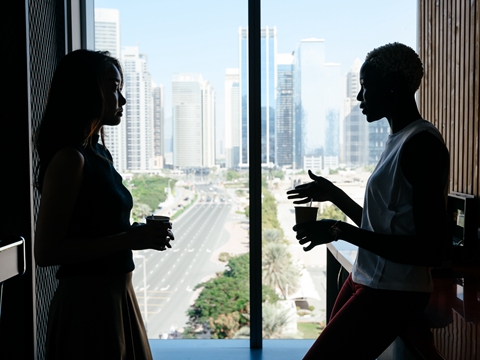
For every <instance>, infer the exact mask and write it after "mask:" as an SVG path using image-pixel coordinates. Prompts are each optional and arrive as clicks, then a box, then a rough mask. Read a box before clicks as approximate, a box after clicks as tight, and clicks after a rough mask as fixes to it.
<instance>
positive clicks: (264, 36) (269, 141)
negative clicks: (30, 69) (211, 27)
mask: <svg viewBox="0 0 480 360" xmlns="http://www.w3.org/2000/svg"><path fill="white" fill-rule="evenodd" d="M260 36H261V40H260V41H261V77H262V79H261V87H262V94H261V101H262V104H261V106H262V115H261V116H262V118H261V127H262V140H261V141H262V154H261V156H262V163H263V164H268V163H271V164H275V163H276V160H275V141H276V140H275V139H276V129H275V106H276V87H277V86H276V85H277V67H276V53H277V28H276V27H268V26H267V27H265V28H262V29H261V34H260ZM239 46H240V59H239V64H240V66H239V67H240V94H241V101H242V107H241V109H242V141H241V144H240V154H241V157H240V162H241V164H245V165H246V164H248V156H249V155H248V96H247V94H248V29H243V28H240V29H239Z"/></svg>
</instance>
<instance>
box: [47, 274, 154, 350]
mask: <svg viewBox="0 0 480 360" xmlns="http://www.w3.org/2000/svg"><path fill="white" fill-rule="evenodd" d="M46 359H47V360H77V359H78V360H80V359H81V360H86V359H89V360H91V359H93V360H95V359H102V360H107V359H112V360H131V359H135V360H152V359H153V358H152V354H151V351H150V345H149V343H148V338H147V334H146V331H145V326H144V323H143V319H142V316H141V312H140V309H139V307H138V303H137V299H136V296H135V292H134V289H133V286H132V273H131V272H130V273H127V274H120V275H115V276H104V277H96V278H90V277H88V278H87V277H69V278H62V279H60V282H59V285H58V288H57V290H56V292H55V295H54V297H53V300H52V302H51V304H50V311H49V314H48V327H47V339H46Z"/></svg>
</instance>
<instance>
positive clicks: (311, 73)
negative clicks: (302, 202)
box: [295, 38, 343, 170]
mask: <svg viewBox="0 0 480 360" xmlns="http://www.w3.org/2000/svg"><path fill="white" fill-rule="evenodd" d="M342 98H343V95H342V92H341V77H340V64H338V63H327V62H325V40H324V39H318V38H309V39H302V40H301V41H300V43H299V45H298V47H297V51H296V53H295V125H296V130H295V132H296V134H300V133H301V134H302V138H300V137H298V136H296V140H295V157H296V159H295V160H296V161H295V162H296V164H297V165H296V167H297V168H301V167H304V168H308V167H309V166H311V165H312V164H315V166H316V167H320V169H322V170H323V169H327V168H336V167H338V162H339V155H340V149H339V144H340V121H341V119H340V116H341V112H342ZM305 159H308V160H305ZM304 160H305V161H308V163H307V164H305V163H303V162H304Z"/></svg>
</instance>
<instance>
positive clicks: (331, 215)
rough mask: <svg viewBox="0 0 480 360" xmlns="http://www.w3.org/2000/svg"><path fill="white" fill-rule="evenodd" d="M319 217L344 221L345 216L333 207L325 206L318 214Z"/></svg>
mask: <svg viewBox="0 0 480 360" xmlns="http://www.w3.org/2000/svg"><path fill="white" fill-rule="evenodd" d="M320 217H321V218H323V219H333V220H341V221H345V220H346V216H345V214H344V213H343V212H342V210H340V209H339V208H338V207H337V206H335V205H329V206H326V207H325V208H324V210H323V211H322V212H321V213H320Z"/></svg>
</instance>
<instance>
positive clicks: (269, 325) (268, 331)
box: [234, 302, 290, 339]
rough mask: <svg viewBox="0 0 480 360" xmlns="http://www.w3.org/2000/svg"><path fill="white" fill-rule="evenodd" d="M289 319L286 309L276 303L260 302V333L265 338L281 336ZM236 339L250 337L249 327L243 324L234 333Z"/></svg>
mask: <svg viewBox="0 0 480 360" xmlns="http://www.w3.org/2000/svg"><path fill="white" fill-rule="evenodd" d="M289 320H290V318H289V315H288V309H282V308H281V307H280V306H279V305H278V303H268V302H265V303H263V304H262V333H263V337H264V338H265V339H278V338H281V336H282V333H283V329H285V326H286V325H287V324H288V321H289ZM234 338H236V339H248V338H250V327H249V326H243V327H242V328H240V329H239V330H238V331H237V332H236V333H235V335H234Z"/></svg>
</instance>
